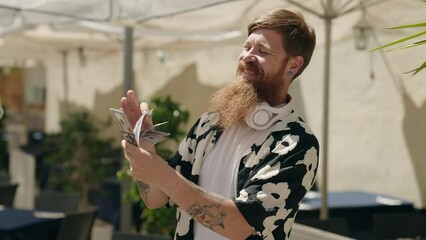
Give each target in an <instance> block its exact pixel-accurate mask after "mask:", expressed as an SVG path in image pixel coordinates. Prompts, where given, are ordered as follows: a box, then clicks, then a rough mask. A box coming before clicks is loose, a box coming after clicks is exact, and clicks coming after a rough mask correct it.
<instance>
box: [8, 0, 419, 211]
mask: <svg viewBox="0 0 426 240" xmlns="http://www.w3.org/2000/svg"><path fill="white" fill-rule="evenodd" d="M276 7H284V8H288V9H292V10H297V11H300V12H302V13H303V15H304V16H305V18H306V20H307V21H308V22H309V23H310V24H311V25H312V26H313V27H314V28H315V29H316V33H317V46H322V47H324V49H325V50H324V60H323V64H324V68H323V75H324V76H323V79H324V83H323V84H324V86H323V89H324V93H323V109H324V111H323V113H322V114H323V126H322V131H323V132H322V137H323V138H322V140H321V141H320V142H321V152H322V159H321V167H322V172H321V180H322V183H321V184H320V186H321V190H322V192H323V209H322V214H321V216H322V218H326V217H327V215H328V213H327V197H326V196H327V194H325V193H326V192H327V158H328V153H327V152H328V124H329V123H328V122H329V121H328V115H329V113H328V110H329V108H328V105H329V103H328V102H329V99H328V98H329V95H330V93H329V82H330V71H333V70H332V69H331V68H330V64H329V63H330V51H331V49H332V43H338V42H339V41H343V40H347V39H349V38H353V29H352V27H353V26H354V25H355V24H356V23H357V22H358V21H359V20H360V18H361V17H365V19H366V20H367V22H368V24H369V25H370V27H372V29H373V30H374V32H375V33H376V36H377V37H378V38H376V42H375V43H374V45H378V44H379V43H378V42H377V41H381V42H383V43H384V42H387V41H388V40H392V39H395V38H399V37H400V36H404V35H405V34H407V31H410V30H398V31H385V30H384V28H386V27H389V26H394V25H399V24H404V23H411V22H419V21H420V19H418V16H419V15H416V14H411V13H413V12H417V11H418V9H421V8H422V7H424V3H422V1H419V0H388V1H383V0H358V1H353V0H304V1H296V0H262V1H258V0H228V1H226V0H175V1H161V0H139V1H137V0H134V1H129V0H123V1H120V0H110V1H104V0H84V1H80V0H73V1H65V0H14V1H12V0H0V36H3V37H4V38H5V39H6V40H8V39H9V38H10V39H14V38H13V36H14V35H16V36H17V37H19V38H22V37H24V39H27V40H29V41H30V42H34V41H35V42H38V43H40V44H44V46H45V47H46V48H52V47H54V48H57V49H61V50H64V49H72V48H74V49H75V48H77V47H85V48H91V49H107V50H108V49H109V50H112V51H121V48H122V43H123V42H126V39H127V40H129V39H128V38H129V37H130V38H131V39H132V40H133V43H131V42H130V44H131V45H133V47H134V48H135V49H144V48H152V49H156V48H185V47H188V46H189V47H195V46H206V45H209V44H217V43H218V42H220V43H223V42H236V41H238V42H240V43H242V40H243V39H244V38H245V36H246V25H247V23H248V22H249V21H251V20H252V19H253V18H254V17H255V16H258V15H259V14H260V13H263V12H265V11H268V10H270V9H273V8H276ZM126 28H127V29H129V28H131V29H132V30H133V34H132V35H126V34H125V29H126ZM126 36H127V38H126ZM15 40H16V39H15ZM21 41H22V40H21ZM7 42H8V43H9V44H10V45H11V46H12V45H13V44H14V43H16V44H18V46H17V47H16V49H19V48H20V47H19V46H21V45H20V44H19V41H16V42H15V41H13V40H10V41H7ZM371 47H373V46H371ZM125 48H126V44H125ZM11 49H13V48H11ZM16 53H17V52H16V51H14V50H11V51H10V54H15V55H16ZM128 65H129V63H126V64H125V66H124V67H125V68H127V69H129V68H130V69H131V61H130V66H128ZM408 70H410V69H408ZM127 71H129V70H127ZM130 79H131V78H129V77H127V80H126V79H125V81H130Z"/></svg>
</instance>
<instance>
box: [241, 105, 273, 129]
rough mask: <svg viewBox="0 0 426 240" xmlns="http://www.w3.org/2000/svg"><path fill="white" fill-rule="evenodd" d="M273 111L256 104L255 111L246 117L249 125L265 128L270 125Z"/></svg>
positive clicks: (254, 127)
mask: <svg viewBox="0 0 426 240" xmlns="http://www.w3.org/2000/svg"><path fill="white" fill-rule="evenodd" d="M272 116H273V113H271V112H270V111H268V109H266V108H265V107H263V104H262V105H258V106H256V108H255V109H254V111H253V112H251V113H250V114H249V115H247V117H246V123H247V125H248V126H249V127H251V128H253V129H256V130H264V129H266V128H268V127H269V125H270V122H271V119H272Z"/></svg>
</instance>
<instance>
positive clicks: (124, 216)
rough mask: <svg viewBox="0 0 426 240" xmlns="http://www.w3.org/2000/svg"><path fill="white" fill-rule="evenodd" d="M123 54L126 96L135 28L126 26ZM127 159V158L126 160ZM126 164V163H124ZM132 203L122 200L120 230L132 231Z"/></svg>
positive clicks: (126, 187) (127, 185) (125, 188)
mask: <svg viewBox="0 0 426 240" xmlns="http://www.w3.org/2000/svg"><path fill="white" fill-rule="evenodd" d="M123 52H124V53H123V55H124V59H123V60H124V66H123V68H124V69H123V71H124V82H123V90H124V96H127V90H130V89H132V82H133V28H131V27H126V28H125V29H124V41H123ZM124 161H125V160H124ZM122 164H124V163H122ZM120 189H121V195H122V194H124V193H125V192H129V191H130V183H129V182H127V181H122V182H121V187H120ZM131 206H132V204H128V203H126V202H124V201H120V231H122V232H130V231H131V229H132V221H131V217H130V216H132V207H131Z"/></svg>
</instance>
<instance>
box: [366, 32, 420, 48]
mask: <svg viewBox="0 0 426 240" xmlns="http://www.w3.org/2000/svg"><path fill="white" fill-rule="evenodd" d="M425 34H426V31H421V32H418V33H415V34H412V35H410V36H408V37H404V38H401V39H398V40H396V41H393V42H390V43H388V44H385V45H382V46H379V47H376V48H374V49H372V50H369V52H372V51H376V50H379V49H383V48H387V47H390V46H393V45H396V44H399V43H402V42H406V41H408V40H410V39H413V38H416V37H420V36H422V35H425Z"/></svg>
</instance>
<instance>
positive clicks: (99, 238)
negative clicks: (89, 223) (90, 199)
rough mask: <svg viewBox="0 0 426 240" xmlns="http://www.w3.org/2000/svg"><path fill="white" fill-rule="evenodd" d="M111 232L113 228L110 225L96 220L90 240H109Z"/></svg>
mask: <svg viewBox="0 0 426 240" xmlns="http://www.w3.org/2000/svg"><path fill="white" fill-rule="evenodd" d="M113 231H114V227H113V226H112V225H111V224H110V223H108V222H105V221H102V220H100V219H96V221H95V223H94V225H93V230H92V240H110V239H111V237H112V232H113Z"/></svg>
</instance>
